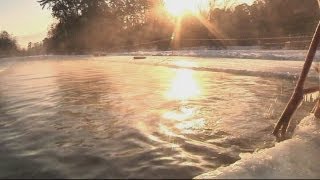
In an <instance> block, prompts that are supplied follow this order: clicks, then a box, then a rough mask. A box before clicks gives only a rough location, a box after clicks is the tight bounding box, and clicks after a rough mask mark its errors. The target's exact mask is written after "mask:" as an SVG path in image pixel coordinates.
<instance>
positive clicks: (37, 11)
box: [0, 0, 253, 48]
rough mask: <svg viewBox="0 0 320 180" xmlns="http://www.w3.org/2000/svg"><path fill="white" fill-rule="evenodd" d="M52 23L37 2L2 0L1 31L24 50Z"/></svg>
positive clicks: (41, 36) (32, 0) (45, 11)
mask: <svg viewBox="0 0 320 180" xmlns="http://www.w3.org/2000/svg"><path fill="white" fill-rule="evenodd" d="M239 1H241V2H246V3H248V2H252V1H253V0H239ZM52 23H54V18H52V16H51V12H50V10H48V9H47V8H45V9H42V7H41V6H40V4H39V3H38V2H37V0H0V31H3V30H6V31H8V32H9V33H10V34H12V35H13V36H14V37H15V38H16V40H17V41H18V44H19V45H20V47H22V48H25V47H27V45H28V43H29V42H33V43H35V42H40V41H42V40H43V39H44V38H45V37H46V36H47V32H48V29H49V27H50V25H51V24H52Z"/></svg>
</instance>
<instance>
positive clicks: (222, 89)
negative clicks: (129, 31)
mask: <svg viewBox="0 0 320 180" xmlns="http://www.w3.org/2000/svg"><path fill="white" fill-rule="evenodd" d="M293 86H294V82H293V81H292V80H281V79H277V78H265V77H264V78H262V77H255V76H244V75H243V76H241V75H233V74H228V73H221V72H219V73H218V72H207V71H194V70H190V69H183V68H182V69H176V68H168V67H160V66H150V65H141V64H129V63H127V64H126V63H115V62H108V61H107V60H93V59H89V60H85V59H79V60H75V59H73V60H69V59H61V60H48V59H47V60H44V59H41V58H39V60H29V61H20V62H16V63H14V65H11V66H10V67H9V68H2V71H1V72H0V114H1V115H0V146H1V149H0V178H12V177H16V178H21V177H24V178H26V177H27V178H46V177H47V178H48V177H50V178H51V177H56V178H192V177H194V176H196V175H199V174H201V173H204V172H207V171H209V170H213V169H215V168H217V167H220V166H227V165H230V164H231V163H234V162H235V161H237V160H239V159H240V157H239V154H240V153H245V152H253V151H254V150H256V149H259V148H265V147H270V146H272V145H273V143H274V138H273V137H272V136H271V132H272V129H273V126H274V124H275V122H276V121H277V118H278V117H279V115H280V113H281V111H282V110H283V108H284V106H285V103H286V102H287V100H288V98H289V95H290V93H291V91H292V89H293ZM311 105H312V104H311V103H309V104H308V103H307V104H304V105H303V106H302V108H301V110H300V111H299V113H298V114H297V117H296V119H299V118H301V117H303V116H304V115H305V114H306V113H307V112H308V111H309V110H310V108H311Z"/></svg>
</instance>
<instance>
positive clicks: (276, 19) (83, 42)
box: [0, 0, 320, 57]
mask: <svg viewBox="0 0 320 180" xmlns="http://www.w3.org/2000/svg"><path fill="white" fill-rule="evenodd" d="M38 2H39V5H40V6H42V8H48V9H50V10H51V11H52V16H53V17H54V18H55V19H56V23H55V24H52V25H51V27H50V29H49V31H48V34H47V37H46V38H45V39H44V40H43V41H42V42H29V44H28V46H27V48H21V47H19V46H18V45H17V42H16V40H15V38H14V35H11V34H10V32H6V31H5V30H2V29H1V30H0V31H1V35H0V57H4V56H30V55H43V54H57V55H84V54H97V53H99V52H103V53H116V52H134V51H139V50H149V51H150V50H155V51H168V50H182V49H192V48H194V47H201V48H202V49H204V48H206V49H216V50H217V49H221V50H223V49H229V48H228V47H259V48H261V49H295V50H296V49H301V50H302V49H307V48H308V45H309V43H310V41H311V38H312V32H313V30H314V29H315V27H316V25H317V22H318V19H319V17H320V12H319V11H318V6H317V1H306V2H304V5H303V6H301V1H300V0H281V1H274V0H256V1H254V2H253V4H252V5H248V4H237V3H236V1H234V0H231V1H226V2H225V4H217V1H215V0H208V1H207V2H208V4H207V5H206V6H207V8H203V7H199V9H198V13H185V14H183V15H181V17H175V16H173V15H172V14H170V13H168V11H167V10H166V7H165V6H166V4H165V2H166V1H164V0H153V1H148V0H142V1H136V0H108V1H105V0H90V1H88V0H80V1H79V0H70V1H55V0H39V1H38ZM282 9H286V10H285V11H283V10H282Z"/></svg>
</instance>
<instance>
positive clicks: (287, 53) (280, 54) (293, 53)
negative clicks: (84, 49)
mask: <svg viewBox="0 0 320 180" xmlns="http://www.w3.org/2000/svg"><path fill="white" fill-rule="evenodd" d="M120 54H122V55H145V56H152V55H153V56H171V55H174V56H197V57H224V58H246V59H270V60H304V59H305V57H306V54H307V50H252V49H251V50H207V49H203V50H179V51H137V52H125V53H120ZM316 58H317V59H319V58H320V53H317V56H316Z"/></svg>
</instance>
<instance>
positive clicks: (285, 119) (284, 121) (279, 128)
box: [273, 21, 320, 140]
mask: <svg viewBox="0 0 320 180" xmlns="http://www.w3.org/2000/svg"><path fill="white" fill-rule="evenodd" d="M319 42H320V21H319V24H318V26H317V29H316V32H315V33H314V36H313V39H312V42H311V45H310V48H309V51H308V54H307V57H306V60H305V63H304V65H303V69H302V72H301V74H300V77H299V80H298V83H297V85H296V88H295V90H294V92H293V95H292V96H291V98H290V101H289V103H288V104H287V106H286V108H285V110H284V111H283V113H282V115H281V117H280V119H279V121H278V123H277V125H276V126H275V128H274V131H273V134H274V135H275V136H276V137H277V138H278V140H284V139H285V138H286V132H287V129H288V125H289V123H290V120H291V117H292V115H293V113H294V112H295V111H296V110H297V108H298V106H299V104H300V103H301V101H302V100H303V86H304V83H305V81H306V78H307V76H308V73H309V71H310V68H311V65H312V62H313V59H314V56H315V54H316V51H317V48H318V45H319Z"/></svg>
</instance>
